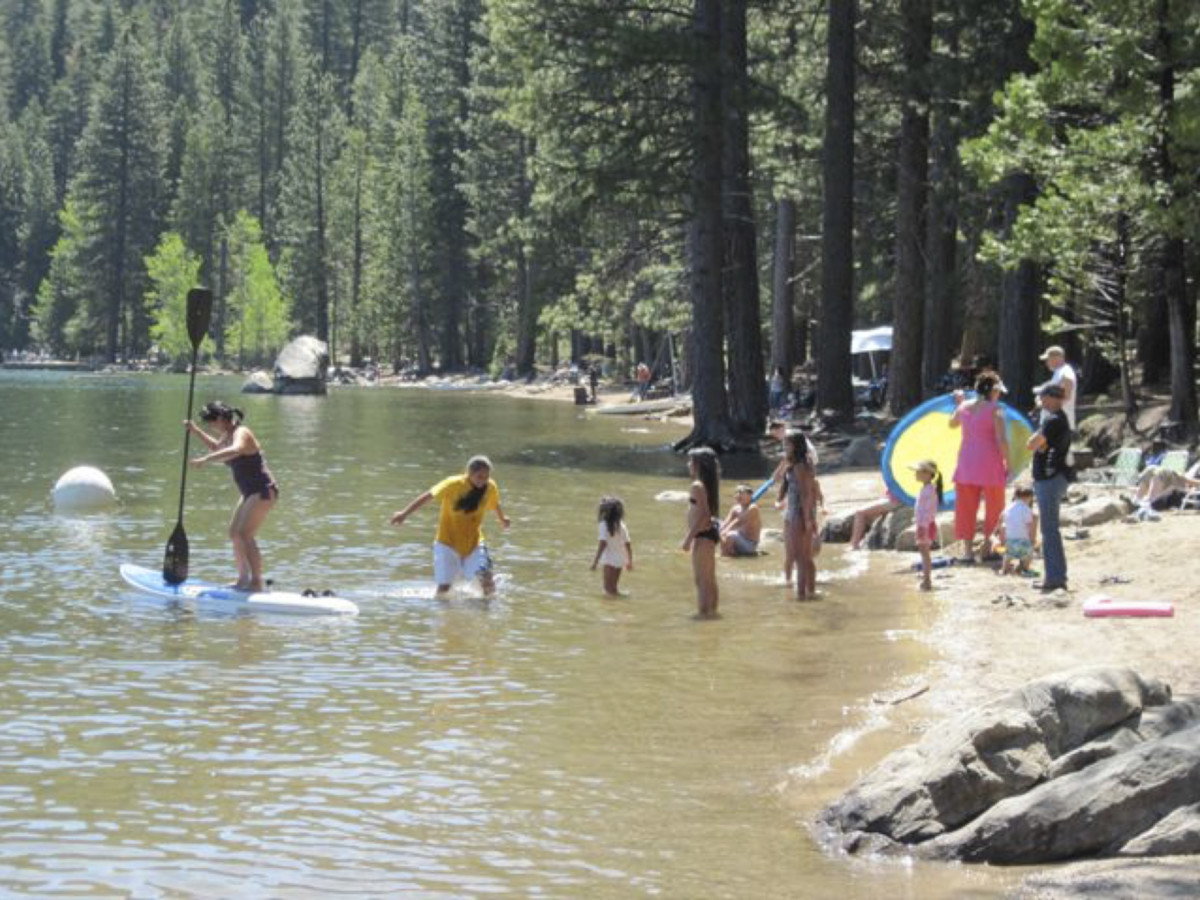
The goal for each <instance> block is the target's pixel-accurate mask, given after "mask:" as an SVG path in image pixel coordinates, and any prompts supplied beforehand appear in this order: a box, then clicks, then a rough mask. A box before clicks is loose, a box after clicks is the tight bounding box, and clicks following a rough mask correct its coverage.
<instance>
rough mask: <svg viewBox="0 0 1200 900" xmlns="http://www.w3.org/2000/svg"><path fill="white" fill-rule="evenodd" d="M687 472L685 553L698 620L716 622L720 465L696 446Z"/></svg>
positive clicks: (714, 456)
mask: <svg viewBox="0 0 1200 900" xmlns="http://www.w3.org/2000/svg"><path fill="white" fill-rule="evenodd" d="M688 471H689V472H690V473H691V476H692V486H691V490H690V491H689V492H688V519H687V524H688V533H687V537H685V538H684V539H683V549H684V551H691V554H692V577H693V578H694V579H695V582H696V602H697V606H698V613H697V615H698V617H699V618H701V619H715V618H716V617H717V603H718V601H719V600H720V597H719V596H718V593H717V547H718V546H719V545H720V543H721V528H720V525H721V523H720V520H719V519H717V518H716V517H715V516H714V515H713V514H714V512H715V511H716V510H717V509H718V508H719V507H718V504H719V503H720V496H721V466H720V464H719V463H718V462H717V454H716V453H715V452H714V451H713V450H711V449H709V448H708V447H696V448H695V449H693V450H692V451H691V452H689V453H688Z"/></svg>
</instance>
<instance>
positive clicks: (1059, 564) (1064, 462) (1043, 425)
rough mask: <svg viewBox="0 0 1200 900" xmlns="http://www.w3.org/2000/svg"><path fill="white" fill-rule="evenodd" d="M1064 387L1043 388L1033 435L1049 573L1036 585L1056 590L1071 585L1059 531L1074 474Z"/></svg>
mask: <svg viewBox="0 0 1200 900" xmlns="http://www.w3.org/2000/svg"><path fill="white" fill-rule="evenodd" d="M1064 393H1065V392H1064V391H1063V389H1062V388H1061V387H1060V386H1059V385H1057V384H1051V385H1047V386H1046V387H1045V388H1043V389H1042V416H1041V422H1040V424H1039V426H1038V430H1037V431H1036V432H1034V434H1033V436H1032V437H1031V438H1030V439H1029V444H1028V446H1029V449H1030V450H1032V451H1033V492H1034V494H1035V495H1036V496H1037V506H1038V514H1039V516H1040V521H1039V524H1040V526H1041V532H1042V559H1043V561H1044V562H1045V564H1046V573H1045V577H1044V578H1043V579H1042V581H1041V582H1040V583H1038V582H1034V587H1037V588H1041V589H1042V590H1043V591H1047V592H1049V591H1056V590H1058V589H1059V588H1065V587H1066V586H1067V554H1066V551H1065V550H1064V549H1063V539H1062V534H1061V533H1060V532H1059V523H1058V513H1059V507H1060V506H1061V505H1062V501H1063V497H1065V496H1066V495H1067V487H1068V485H1069V484H1070V479H1071V477H1072V475H1073V473H1072V472H1071V467H1070V463H1069V462H1068V456H1069V454H1070V452H1071V424H1070V421H1069V420H1068V419H1067V414H1066V413H1065V412H1064V411H1063V404H1064V402H1065V397H1064Z"/></svg>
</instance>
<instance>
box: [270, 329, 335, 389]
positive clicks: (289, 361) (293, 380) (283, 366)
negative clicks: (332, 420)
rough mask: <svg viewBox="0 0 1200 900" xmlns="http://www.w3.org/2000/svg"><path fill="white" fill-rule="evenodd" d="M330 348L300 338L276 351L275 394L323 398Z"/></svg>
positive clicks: (309, 338) (318, 342) (319, 342)
mask: <svg viewBox="0 0 1200 900" xmlns="http://www.w3.org/2000/svg"><path fill="white" fill-rule="evenodd" d="M328 369H329V348H328V347H327V346H326V345H325V342H324V341H320V340H317V338H315V337H312V336H311V335H307V334H306V335H301V336H300V337H298V338H296V339H295V340H293V341H291V342H290V343H288V345H287V346H286V347H284V348H283V349H282V350H280V351H279V357H278V358H277V359H276V360H275V370H274V376H275V392H276V393H278V394H324V393H325V374H326V372H327V371H328Z"/></svg>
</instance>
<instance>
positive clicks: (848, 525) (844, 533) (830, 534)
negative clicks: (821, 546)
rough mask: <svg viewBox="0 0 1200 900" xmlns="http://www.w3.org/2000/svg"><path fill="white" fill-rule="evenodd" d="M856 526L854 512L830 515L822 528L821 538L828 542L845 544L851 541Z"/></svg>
mask: <svg viewBox="0 0 1200 900" xmlns="http://www.w3.org/2000/svg"><path fill="white" fill-rule="evenodd" d="M853 528H854V514H853V513H850V514H849V515H845V516H830V517H829V518H828V519H826V520H825V527H824V528H823V529H821V540H823V541H824V542H825V543H827V544H845V543H848V542H849V541H850V532H851V531H852V530H853Z"/></svg>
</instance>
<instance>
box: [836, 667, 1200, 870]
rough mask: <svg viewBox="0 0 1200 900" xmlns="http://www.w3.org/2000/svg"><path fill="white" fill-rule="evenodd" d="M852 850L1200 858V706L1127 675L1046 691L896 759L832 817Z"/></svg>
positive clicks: (995, 859)
mask: <svg viewBox="0 0 1200 900" xmlns="http://www.w3.org/2000/svg"><path fill="white" fill-rule="evenodd" d="M822 821H823V823H824V824H825V826H826V827H827V828H828V829H829V832H830V833H831V834H832V835H835V836H836V839H837V841H838V842H839V843H840V844H841V846H842V847H843V848H845V849H847V850H850V851H852V852H856V851H860V850H863V849H868V848H870V849H877V850H880V851H884V852H888V851H897V850H900V851H903V852H915V853H917V854H918V855H921V856H926V857H931V858H939V859H962V860H968V861H980V862H982V861H986V862H992V863H1010V864H1011V863H1019V864H1031V863H1037V862H1048V861H1057V860H1067V859H1074V858H1081V857H1097V856H1100V857H1102V856H1115V855H1118V854H1120V855H1127V856H1128V855H1134V856H1151V855H1164V854H1178V853H1194V852H1197V850H1198V849H1200V702H1192V701H1176V702H1171V700H1170V689H1169V688H1168V687H1166V686H1165V685H1163V684H1161V683H1159V682H1156V681H1153V680H1150V679H1143V678H1142V677H1141V676H1139V675H1138V674H1137V673H1135V672H1133V671H1132V670H1129V669H1124V668H1091V669H1081V670H1077V671H1074V672H1069V673H1066V674H1064V675H1058V676H1053V677H1049V678H1044V679H1040V680H1038V681H1035V682H1032V683H1030V684H1029V685H1026V686H1025V687H1024V688H1021V689H1020V690H1018V691H1014V692H1012V693H1010V694H1008V695H1006V696H1004V697H1001V698H1000V699H998V700H996V701H994V702H992V703H990V704H987V705H986V706H984V707H982V708H980V709H978V710H974V711H972V712H970V713H968V714H966V715H965V716H963V717H961V718H959V719H958V720H956V721H954V722H952V723H950V724H949V725H947V726H944V727H939V728H937V729H934V730H932V731H930V732H929V733H928V734H927V735H926V736H925V737H924V738H923V739H922V740H921V741H919V742H918V743H916V744H915V745H912V746H910V747H906V748H903V749H901V750H899V751H897V752H895V753H893V754H892V755H891V756H889V757H887V758H886V759H885V760H884V761H883V762H882V763H881V764H880V765H879V766H878V767H877V768H876V769H875V770H874V771H872V772H871V773H869V774H868V775H867V776H865V777H864V778H863V779H862V780H861V781H860V782H859V783H858V784H856V785H855V786H854V787H853V788H852V789H851V790H850V791H849V792H848V793H847V794H846V795H844V796H843V797H842V798H841V799H840V800H838V801H837V802H836V803H834V804H833V805H832V806H830V807H829V808H828V809H827V810H825V812H824V813H823V814H822Z"/></svg>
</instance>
